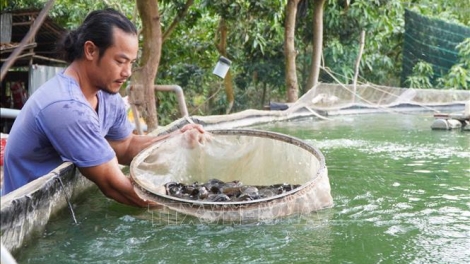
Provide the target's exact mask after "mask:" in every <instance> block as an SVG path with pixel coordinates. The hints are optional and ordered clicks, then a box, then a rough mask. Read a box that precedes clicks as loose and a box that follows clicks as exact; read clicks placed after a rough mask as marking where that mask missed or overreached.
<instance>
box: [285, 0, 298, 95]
mask: <svg viewBox="0 0 470 264" xmlns="http://www.w3.org/2000/svg"><path fill="white" fill-rule="evenodd" d="M299 2H300V0H288V1H287V6H286V20H285V26H284V30H285V33H284V43H285V44H284V55H285V57H286V90H287V102H295V101H297V99H298V98H299V85H298V83H297V67H296V64H295V58H296V57H297V51H296V49H295V18H296V15H297V5H298V4H299Z"/></svg>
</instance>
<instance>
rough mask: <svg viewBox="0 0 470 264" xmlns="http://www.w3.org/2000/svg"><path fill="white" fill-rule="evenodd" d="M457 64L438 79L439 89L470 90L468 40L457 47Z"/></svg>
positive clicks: (469, 49)
mask: <svg viewBox="0 0 470 264" xmlns="http://www.w3.org/2000/svg"><path fill="white" fill-rule="evenodd" d="M457 49H458V50H459V57H460V59H459V63H458V64H456V65H454V66H452V68H451V69H450V70H449V72H448V73H447V74H446V75H445V76H443V77H442V78H439V79H438V85H439V87H443V88H454V89H464V90H470V38H467V39H465V40H464V41H463V42H462V43H460V44H459V45H457Z"/></svg>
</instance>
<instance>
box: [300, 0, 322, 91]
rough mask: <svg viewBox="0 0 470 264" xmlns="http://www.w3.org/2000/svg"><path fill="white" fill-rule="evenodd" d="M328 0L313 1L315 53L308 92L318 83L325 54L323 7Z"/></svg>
mask: <svg viewBox="0 0 470 264" xmlns="http://www.w3.org/2000/svg"><path fill="white" fill-rule="evenodd" d="M325 1H326V0H314V1H313V10H314V13H313V39H312V45H313V52H312V63H311V66H310V74H309V76H308V81H307V87H305V88H306V90H308V89H312V88H313V87H315V85H317V83H318V76H319V75H320V62H321V56H322V52H323V6H324V4H325Z"/></svg>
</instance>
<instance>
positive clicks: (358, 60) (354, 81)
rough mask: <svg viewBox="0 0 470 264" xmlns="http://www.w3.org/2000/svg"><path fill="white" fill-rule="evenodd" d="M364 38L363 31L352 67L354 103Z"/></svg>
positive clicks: (364, 33)
mask: <svg viewBox="0 0 470 264" xmlns="http://www.w3.org/2000/svg"><path fill="white" fill-rule="evenodd" d="M365 38H366V32H365V31H364V30H362V31H361V40H360V42H359V54H358V55H357V59H356V65H355V67H354V80H353V88H354V89H353V98H352V102H353V103H354V102H355V101H356V88H357V78H358V76H359V65H360V64H361V57H362V52H363V51H364V42H365Z"/></svg>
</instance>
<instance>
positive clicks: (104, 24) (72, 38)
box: [57, 8, 137, 63]
mask: <svg viewBox="0 0 470 264" xmlns="http://www.w3.org/2000/svg"><path fill="white" fill-rule="evenodd" d="M114 27H116V28H119V29H121V30H123V31H124V32H126V33H129V34H137V29H136V28H135V25H134V24H132V22H131V21H130V20H129V19H127V18H126V17H125V16H124V15H123V14H121V13H120V12H118V11H116V10H114V9H112V8H107V9H104V10H97V11H93V12H91V13H90V14H88V16H87V17H86V18H85V20H84V21H83V24H82V25H81V26H80V27H78V28H77V29H75V30H72V31H69V32H68V33H67V34H66V35H65V36H64V37H63V39H62V41H61V42H60V43H59V44H58V46H57V50H58V52H59V53H60V54H61V55H62V56H61V57H62V59H64V60H65V61H67V62H68V63H71V62H73V61H74V60H76V59H80V58H82V56H83V45H84V44H85V42H86V41H92V42H93V43H94V44H95V45H96V46H97V47H98V49H99V51H100V55H99V56H100V58H101V57H102V56H103V54H104V52H105V51H106V49H108V48H109V47H110V46H111V45H113V39H114V38H113V28H114Z"/></svg>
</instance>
